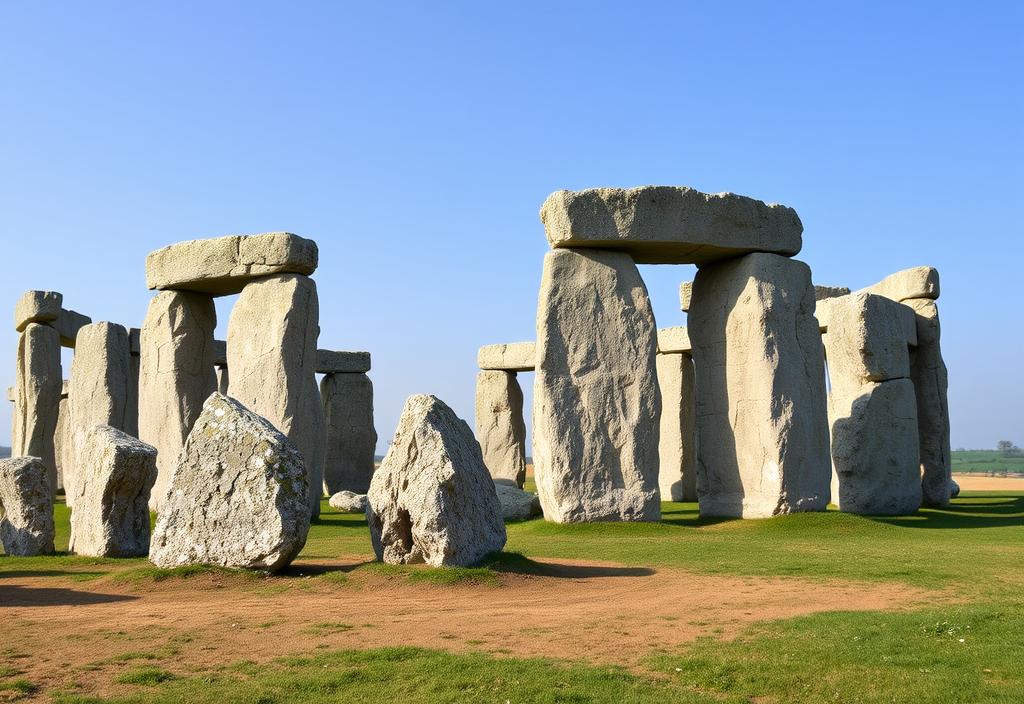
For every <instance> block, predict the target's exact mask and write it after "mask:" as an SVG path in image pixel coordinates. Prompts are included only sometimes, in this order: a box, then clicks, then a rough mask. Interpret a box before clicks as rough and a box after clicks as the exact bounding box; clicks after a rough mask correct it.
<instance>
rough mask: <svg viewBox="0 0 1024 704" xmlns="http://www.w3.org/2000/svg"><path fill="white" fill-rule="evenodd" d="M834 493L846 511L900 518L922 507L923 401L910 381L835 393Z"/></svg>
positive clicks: (831, 421)
mask: <svg viewBox="0 0 1024 704" xmlns="http://www.w3.org/2000/svg"><path fill="white" fill-rule="evenodd" d="M829 425H830V426H831V429H832V463H833V467H834V476H833V487H832V495H833V501H834V502H835V503H836V504H837V505H838V506H839V510H840V511H845V512H847V513H859V514H870V515H886V516H898V515H905V514H910V513H914V512H915V511H917V509H918V508H919V507H920V506H921V474H920V469H919V463H918V441H917V402H916V400H915V396H914V384H913V382H911V381H910V379H896V380H894V381H884V382H866V383H865V384H863V385H862V386H861V387H860V388H859V389H858V390H856V391H854V390H852V389H849V390H847V391H846V392H843V393H837V392H836V389H835V387H834V386H833V391H832V395H831V396H830V397H829Z"/></svg>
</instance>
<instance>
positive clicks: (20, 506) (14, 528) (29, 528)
mask: <svg viewBox="0 0 1024 704" xmlns="http://www.w3.org/2000/svg"><path fill="white" fill-rule="evenodd" d="M53 538H54V525H53V487H52V486H51V485H50V471H49V468H48V467H47V466H46V465H45V464H44V463H43V461H42V460H41V459H39V458H38V457H14V458H11V459H6V460H0V543H2V544H3V546H4V552H5V553H6V554H8V555H11V556H21V557H31V556H34V555H49V554H50V553H52V552H53Z"/></svg>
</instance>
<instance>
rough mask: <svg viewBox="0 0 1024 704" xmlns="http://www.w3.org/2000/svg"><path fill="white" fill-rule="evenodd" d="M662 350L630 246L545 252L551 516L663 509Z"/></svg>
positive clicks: (545, 468)
mask: <svg viewBox="0 0 1024 704" xmlns="http://www.w3.org/2000/svg"><path fill="white" fill-rule="evenodd" d="M815 332H816V329H815ZM656 355H657V339H656V330H655V324H654V313H653V311H652V310H651V303H650V299H649V298H648V295H647V288H646V287H645V286H644V282H643V279H642V278H641V277H640V272H639V271H638V270H637V267H636V264H635V263H634V262H633V259H632V258H631V257H630V256H629V255H628V254H625V253H622V252H611V251H602V250H577V249H571V248H565V249H557V250H554V251H551V252H548V254H547V255H546V256H545V258H544V271H543V275H542V278H541V287H540V296H539V300H538V305H537V348H536V365H537V369H536V376H535V378H534V405H533V421H534V450H533V459H534V469H535V475H536V480H537V490H538V494H539V495H540V500H541V505H542V506H543V508H544V516H545V517H546V518H547V519H548V520H551V521H556V522H559V523H569V522H584V521H614V520H624V521H655V520H658V519H659V518H660V516H661V507H660V503H659V491H658V469H659V468H658V433H659V427H658V424H659V414H660V410H661V409H660V399H659V394H658V379H657V371H656V368H655V357H656Z"/></svg>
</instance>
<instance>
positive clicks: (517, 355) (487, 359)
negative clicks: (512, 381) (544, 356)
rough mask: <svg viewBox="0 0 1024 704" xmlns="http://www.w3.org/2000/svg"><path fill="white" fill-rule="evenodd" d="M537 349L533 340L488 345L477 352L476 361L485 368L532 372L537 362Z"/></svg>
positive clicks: (481, 367)
mask: <svg viewBox="0 0 1024 704" xmlns="http://www.w3.org/2000/svg"><path fill="white" fill-rule="evenodd" d="M536 350H537V345H536V344H535V343H533V342H512V343H509V344H503V345H486V346H484V347H481V348H480V351H479V352H477V355H476V361H477V365H478V366H479V367H480V369H483V370H495V371H503V372H532V371H533V370H534V368H535V366H536V364H537V362H536V357H537V352H536Z"/></svg>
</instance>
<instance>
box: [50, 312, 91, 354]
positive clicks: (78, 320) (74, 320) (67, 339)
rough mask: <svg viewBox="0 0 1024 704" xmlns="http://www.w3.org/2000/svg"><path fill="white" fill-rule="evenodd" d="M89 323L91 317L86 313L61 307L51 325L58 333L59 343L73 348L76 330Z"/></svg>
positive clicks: (76, 334) (76, 335)
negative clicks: (58, 314) (58, 315)
mask: <svg viewBox="0 0 1024 704" xmlns="http://www.w3.org/2000/svg"><path fill="white" fill-rule="evenodd" d="M91 323H92V318H90V317H89V316H88V315H82V314H81V313H78V312H77V311H73V310H68V309H66V308H61V309H60V317H58V318H57V320H56V322H54V323H53V327H55V328H57V332H58V333H59V334H60V344H61V345H63V346H64V347H70V348H72V349H74V347H75V338H77V337H78V331H79V330H81V329H82V328H84V327H85V326H86V325H89V324H91Z"/></svg>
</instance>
